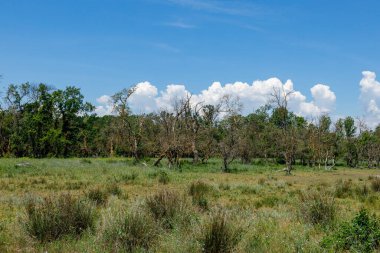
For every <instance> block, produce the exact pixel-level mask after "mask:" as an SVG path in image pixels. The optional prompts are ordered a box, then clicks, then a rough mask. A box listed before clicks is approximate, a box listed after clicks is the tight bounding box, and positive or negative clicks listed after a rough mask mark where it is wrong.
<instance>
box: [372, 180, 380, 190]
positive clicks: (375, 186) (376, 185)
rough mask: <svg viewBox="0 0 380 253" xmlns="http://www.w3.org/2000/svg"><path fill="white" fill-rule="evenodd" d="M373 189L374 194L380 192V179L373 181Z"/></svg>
mask: <svg viewBox="0 0 380 253" xmlns="http://www.w3.org/2000/svg"><path fill="white" fill-rule="evenodd" d="M371 188H372V190H373V191H374V192H380V177H375V178H373V179H372V180H371Z"/></svg>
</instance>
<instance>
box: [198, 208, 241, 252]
mask: <svg viewBox="0 0 380 253" xmlns="http://www.w3.org/2000/svg"><path fill="white" fill-rule="evenodd" d="M229 219H230V217H229V216H228V215H226V214H225V213H223V212H221V211H218V212H217V213H215V214H214V215H213V216H212V217H211V219H210V221H209V222H208V223H207V224H206V225H205V227H204V229H203V234H202V238H201V243H202V252H204V253H229V252H232V251H233V250H234V248H235V247H236V245H237V244H238V242H239V240H240V235H241V231H240V230H239V229H236V228H235V227H234V226H233V223H232V222H231V221H230V220H229Z"/></svg>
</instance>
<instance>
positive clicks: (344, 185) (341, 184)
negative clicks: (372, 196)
mask: <svg viewBox="0 0 380 253" xmlns="http://www.w3.org/2000/svg"><path fill="white" fill-rule="evenodd" d="M351 195H352V182H351V181H349V180H344V181H343V180H339V181H338V182H337V184H336V185H335V197H337V198H347V197H349V196H351Z"/></svg>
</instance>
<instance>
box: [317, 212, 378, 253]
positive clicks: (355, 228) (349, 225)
mask: <svg viewBox="0 0 380 253" xmlns="http://www.w3.org/2000/svg"><path fill="white" fill-rule="evenodd" d="M321 244H322V246H323V247H325V248H329V249H333V250H334V251H350V252H373V251H375V250H379V249H380V223H379V221H378V220H377V219H376V218H375V217H371V216H370V215H369V214H368V213H367V211H366V210H361V211H360V212H359V213H358V214H357V215H356V216H355V218H354V219H353V220H351V222H345V223H343V224H341V226H340V227H339V228H338V229H337V231H335V232H334V233H333V234H331V235H329V236H326V237H325V238H323V240H322V243H321Z"/></svg>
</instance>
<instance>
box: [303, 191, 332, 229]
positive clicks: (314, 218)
mask: <svg viewBox="0 0 380 253" xmlns="http://www.w3.org/2000/svg"><path fill="white" fill-rule="evenodd" d="M299 201H300V206H299V214H300V216H301V217H302V218H303V219H304V220H305V221H306V222H308V223H310V224H313V225H316V224H321V225H328V224H329V223H331V222H332V221H333V220H334V219H335V215H336V205H335V201H334V198H333V197H332V196H331V194H329V193H327V192H316V191H315V192H311V193H301V194H300V199H299Z"/></svg>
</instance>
